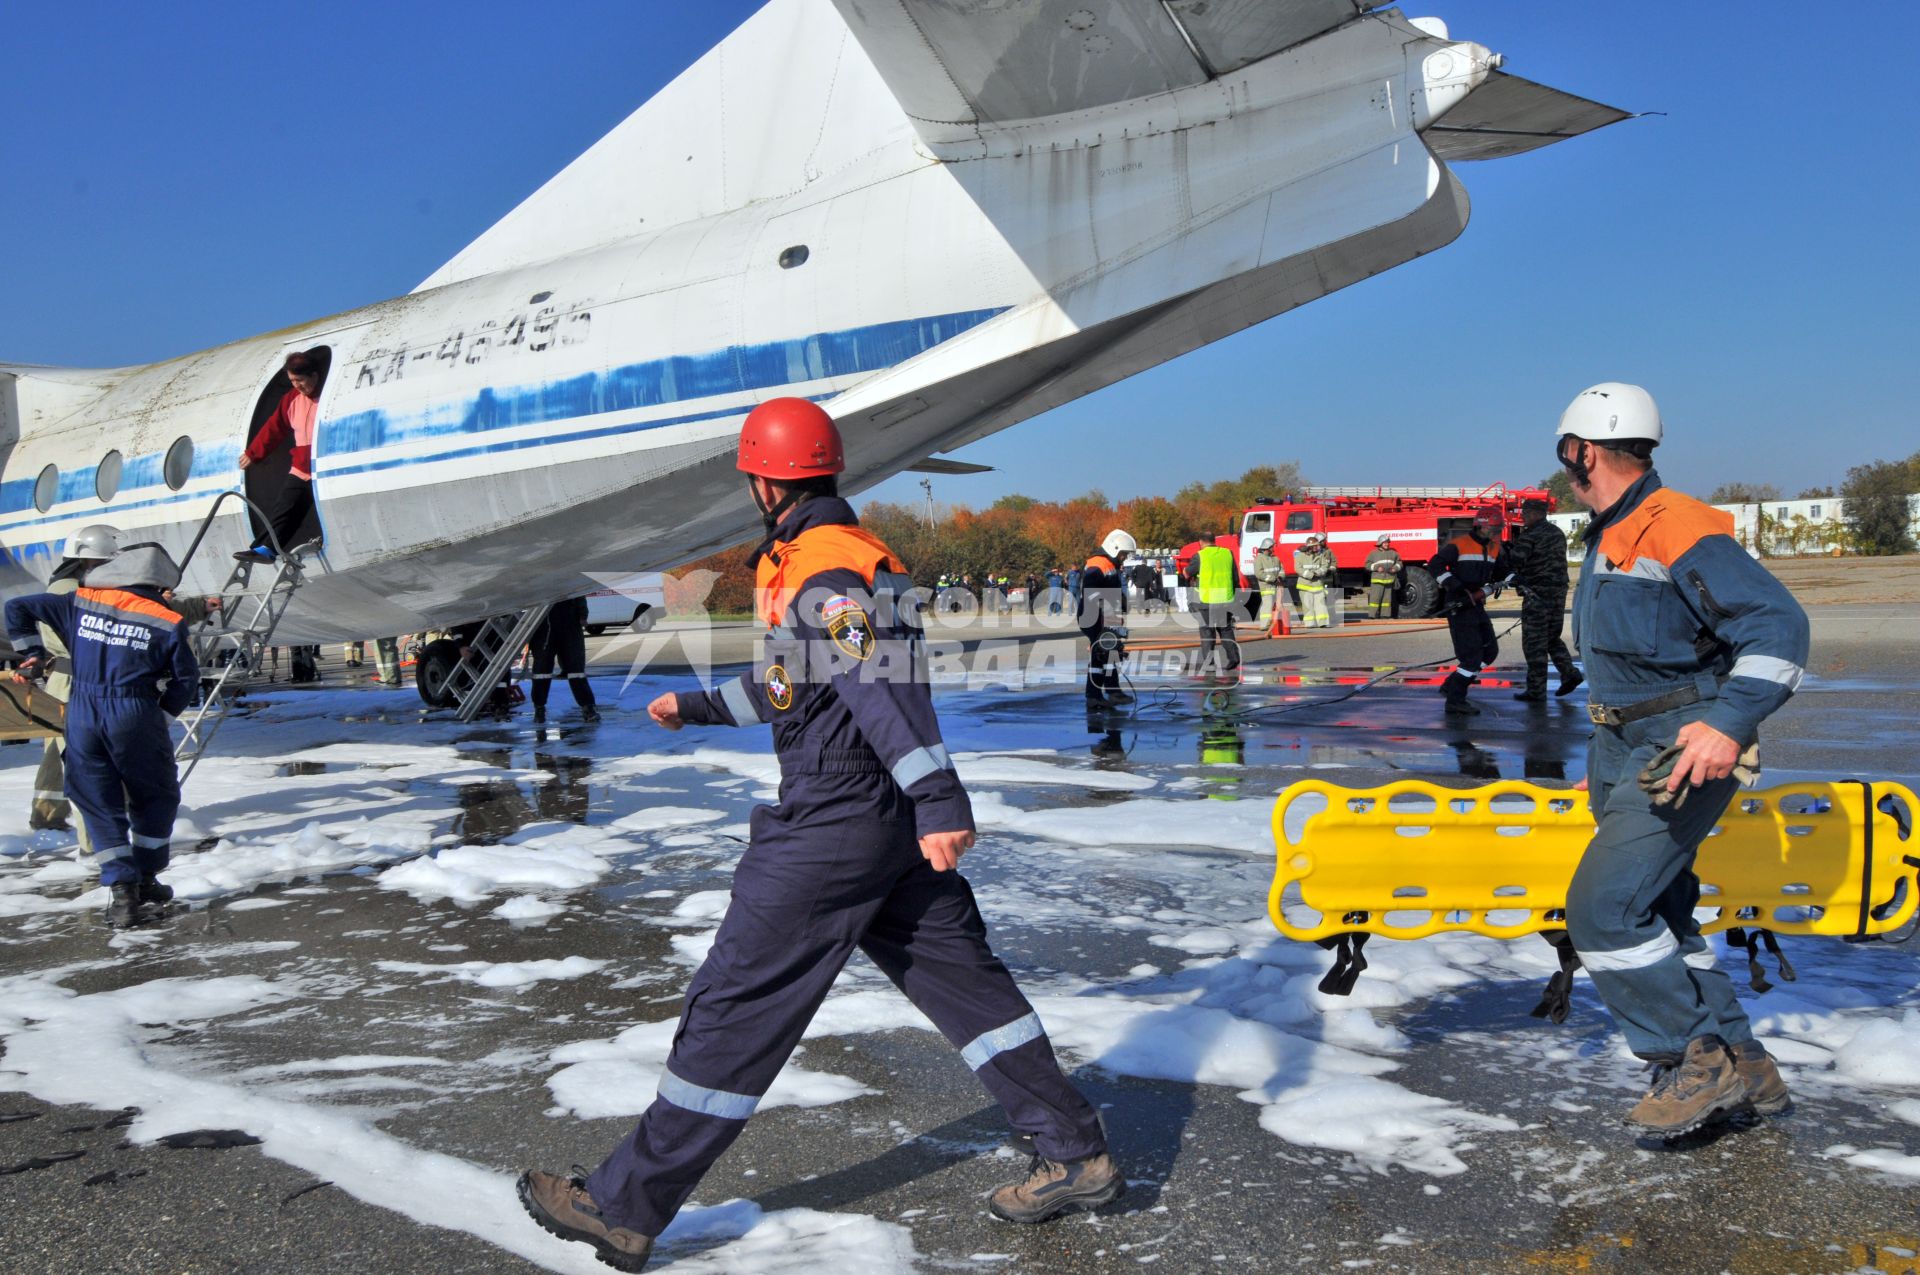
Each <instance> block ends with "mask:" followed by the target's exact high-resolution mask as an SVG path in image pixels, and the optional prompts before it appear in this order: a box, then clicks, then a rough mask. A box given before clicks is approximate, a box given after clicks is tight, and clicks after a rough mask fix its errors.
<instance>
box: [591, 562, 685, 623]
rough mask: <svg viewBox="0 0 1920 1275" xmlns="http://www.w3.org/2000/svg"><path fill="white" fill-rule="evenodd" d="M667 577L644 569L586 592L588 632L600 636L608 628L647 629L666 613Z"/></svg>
mask: <svg viewBox="0 0 1920 1275" xmlns="http://www.w3.org/2000/svg"><path fill="white" fill-rule="evenodd" d="M664 581H665V577H664V576H662V575H661V574H660V573H659V572H658V571H641V572H636V573H635V574H633V575H630V576H623V577H621V578H620V579H617V580H614V581H611V582H610V583H609V584H608V585H607V587H606V588H604V589H600V590H598V591H596V592H593V593H589V594H588V595H587V632H588V633H590V634H592V635H593V636H594V637H599V636H600V635H601V634H602V633H605V632H606V631H607V630H608V629H626V630H627V631H628V632H630V633H645V632H646V631H647V630H648V629H650V628H652V627H653V625H654V622H655V621H656V620H658V619H659V618H660V617H661V616H663V615H665V614H666V613H667V592H666V587H665V583H664Z"/></svg>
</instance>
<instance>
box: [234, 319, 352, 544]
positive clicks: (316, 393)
mask: <svg viewBox="0 0 1920 1275" xmlns="http://www.w3.org/2000/svg"><path fill="white" fill-rule="evenodd" d="M331 362H332V351H330V350H328V349H327V348H326V347H325V346H320V347H318V348H316V349H312V350H297V351H295V352H294V353H292V354H289V355H287V380H288V381H289V382H290V383H291V384H292V386H293V388H292V389H290V390H288V391H287V392H286V394H285V395H284V396H283V397H282V398H281V400H280V405H279V406H278V407H276V408H274V409H273V415H271V416H269V417H267V419H266V421H265V422H264V423H263V424H262V425H261V426H260V429H259V432H258V433H256V434H254V436H253V441H252V442H251V443H249V444H247V450H246V451H245V452H243V453H241V456H240V468H242V469H245V468H247V467H248V466H249V465H253V464H256V463H258V462H260V461H263V460H265V459H266V458H267V457H268V456H270V455H272V454H273V453H274V452H276V451H278V450H279V449H280V447H281V445H282V444H287V445H289V446H290V447H291V451H292V454H291V455H290V456H289V457H288V465H287V478H286V482H285V483H284V484H283V485H282V486H281V488H280V493H279V496H278V497H277V498H276V499H275V500H274V502H273V506H272V508H271V509H270V510H269V511H268V512H267V521H268V523H269V525H271V526H272V528H273V538H272V539H271V540H269V539H268V538H267V536H266V533H264V532H262V533H261V535H260V538H259V539H258V540H256V541H255V542H254V544H253V547H252V548H250V549H243V550H241V551H240V552H239V553H236V554H234V555H233V556H234V557H235V558H238V559H240V560H241V561H243V562H272V561H273V559H274V548H273V546H274V545H275V544H278V545H279V546H280V547H281V548H282V549H291V548H293V538H294V537H295V536H296V535H298V534H299V532H300V528H301V526H302V525H303V524H304V523H305V522H306V521H307V516H308V515H309V514H311V513H312V512H313V426H314V417H315V414H316V412H317V410H318V408H319V406H320V387H321V386H322V385H325V384H326V382H327V367H328V365H329V364H330V363H331Z"/></svg>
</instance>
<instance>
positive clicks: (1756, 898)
mask: <svg viewBox="0 0 1920 1275" xmlns="http://www.w3.org/2000/svg"><path fill="white" fill-rule="evenodd" d="M1303 803H1307V804H1303ZM1322 803H1324V808H1323V809H1317V810H1313V812H1312V813H1310V814H1304V817H1303V813H1302V812H1304V811H1306V810H1308V809H1311V808H1312V807H1314V806H1320V805H1321V804H1322ZM1295 807H1300V808H1301V809H1300V811H1296V810H1295ZM1916 811H1920V803H1917V802H1916V801H1915V798H1914V794H1913V792H1912V790H1911V789H1909V788H1907V787H1905V786H1904V785H1901V784H1897V783H1880V782H1866V781H1855V780H1842V781H1833V782H1822V783H1800V784H1785V785H1781V786H1779V787H1775V788H1767V789H1762V790H1758V791H1753V792H1742V793H1739V794H1738V795H1736V796H1735V797H1734V799H1733V802H1732V803H1731V804H1730V805H1729V806H1728V808H1727V813H1726V815H1725V816H1724V817H1723V818H1722V819H1721V821H1720V823H1719V824H1718V825H1716V827H1715V828H1714V831H1713V833H1712V835H1710V836H1709V837H1708V838H1707V840H1706V842H1705V843H1704V844H1702V845H1701V847H1700V852H1699V855H1698V857H1697V860H1696V864H1695V867H1694V872H1695V875H1697V876H1698V877H1699V878H1700V882H1701V899H1700V905H1701V906H1702V907H1711V908H1718V909H1719V913H1718V915H1717V916H1716V917H1715V918H1714V919H1713V920H1711V921H1704V922H1702V924H1701V927H1700V928H1701V929H1702V931H1704V932H1706V933H1713V932H1714V931H1717V930H1725V929H1731V928H1734V927H1745V928H1747V929H1752V930H1764V931H1772V932H1774V933H1778V934H1824V935H1832V936H1837V937H1868V936H1872V935H1878V934H1885V933H1888V932H1890V931H1892V930H1896V929H1898V928H1900V927H1901V926H1902V925H1904V924H1906V922H1907V921H1908V920H1910V919H1911V918H1912V917H1913V915H1914V913H1915V910H1916V907H1920V838H1915V837H1914V814H1915V812H1916ZM1290 816H1291V817H1290ZM1290 824H1291V825H1292V826H1293V828H1294V831H1295V833H1296V834H1297V835H1296V836H1294V837H1290V836H1289V835H1288V828H1289V825H1290ZM1593 832H1594V824H1593V816H1592V815H1591V813H1590V812H1589V811H1588V808H1587V794H1586V793H1584V792H1574V791H1571V790H1568V789H1550V788H1541V787H1539V786H1537V785H1534V784H1529V783H1522V782H1518V781H1515V782H1509V783H1497V784H1488V785H1486V786H1484V787H1480V788H1445V787H1442V786H1440V785H1438V784H1431V783H1427V782H1424V781H1422V780H1417V779H1408V780H1401V781H1399V782H1396V783H1391V784H1386V785H1384V786H1382V787H1379V788H1368V789H1355V788H1342V787H1340V786H1338V785H1335V784H1329V783H1324V782H1321V781H1319V780H1313V779H1309V780H1304V781H1302V782H1300V783H1296V784H1293V785H1292V786H1290V787H1289V788H1287V790H1286V791H1284V792H1282V793H1281V794H1280V799H1279V801H1277V802H1276V803H1275V804H1274V808H1273V836H1274V844H1275V845H1276V846H1277V847H1278V851H1279V858H1278V866H1277V868H1276V870H1275V872H1274V877H1273V888H1272V891H1271V892H1270V893H1269V895H1268V898H1267V910H1268V912H1269V913H1270V914H1271V916H1272V917H1273V923H1274V925H1275V927H1277V928H1278V929H1279V931H1280V932H1281V933H1282V934H1284V935H1286V936H1287V937H1288V938H1291V939H1299V940H1302V941H1308V942H1323V941H1325V940H1331V939H1335V938H1337V937H1338V936H1340V935H1357V934H1378V935H1383V936H1385V937H1387V938H1394V939H1417V938H1424V937H1426V936H1428V935H1430V934H1438V933H1444V932H1447V931H1456V930H1466V931H1471V932H1473V933H1476V934H1485V935H1489V936H1491V937H1493V938H1499V939H1511V938H1519V937H1521V936H1522V935H1527V934H1538V933H1542V932H1546V931H1555V930H1564V929H1565V928H1566V912H1565V909H1566V905H1567V886H1568V884H1569V883H1570V882H1571V881H1572V880H1573V870H1574V868H1575V867H1576V866H1577V865H1578V864H1579V862H1580V856H1581V855H1582V854H1583V853H1585V851H1586V848H1587V843H1588V842H1589V841H1590V840H1591V839H1592V837H1593ZM1296 885H1297V886H1298V888H1299V903H1298V904H1294V905H1291V906H1292V907H1293V915H1292V916H1291V917H1290V916H1289V915H1288V912H1287V908H1285V907H1283V906H1282V901H1283V899H1284V898H1285V896H1286V894H1287V891H1288V887H1290V886H1296ZM1301 905H1304V907H1305V908H1306V909H1311V910H1312V911H1313V912H1316V913H1318V914H1319V919H1318V920H1317V921H1312V922H1311V923H1309V922H1308V920H1307V918H1305V917H1304V916H1303V915H1302V911H1301Z"/></svg>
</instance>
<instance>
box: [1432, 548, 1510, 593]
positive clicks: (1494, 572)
mask: <svg viewBox="0 0 1920 1275" xmlns="http://www.w3.org/2000/svg"><path fill="white" fill-rule="evenodd" d="M1427 570H1429V571H1431V572H1432V573H1433V582H1434V583H1435V584H1437V585H1439V586H1440V587H1441V588H1443V589H1444V588H1447V587H1448V586H1449V585H1452V584H1458V585H1459V586H1460V587H1461V588H1463V589H1485V588H1489V587H1491V586H1493V585H1496V584H1499V583H1500V582H1501V581H1502V580H1505V579H1506V578H1507V577H1508V576H1510V575H1512V574H1513V567H1512V564H1511V563H1510V561H1509V560H1508V558H1507V552H1506V546H1505V545H1503V544H1501V543H1500V542H1499V541H1498V540H1490V541H1488V542H1487V543H1486V544H1481V543H1480V542H1479V541H1478V540H1475V539H1474V538H1473V537H1472V536H1468V535H1459V536H1455V537H1454V538H1453V539H1451V540H1449V541H1447V543H1445V544H1443V545H1441V546H1440V552H1439V553H1436V554H1434V555H1433V560H1432V561H1431V562H1429V563H1427Z"/></svg>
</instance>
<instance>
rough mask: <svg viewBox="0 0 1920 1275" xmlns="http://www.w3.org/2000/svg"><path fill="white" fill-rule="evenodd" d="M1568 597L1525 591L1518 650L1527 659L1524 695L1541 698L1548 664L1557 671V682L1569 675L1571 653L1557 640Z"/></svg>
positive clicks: (1538, 591)
mask: <svg viewBox="0 0 1920 1275" xmlns="http://www.w3.org/2000/svg"><path fill="white" fill-rule="evenodd" d="M1566 616H1567V595H1566V593H1565V592H1564V591H1559V590H1555V591H1553V592H1548V591H1546V590H1543V589H1528V590H1527V592H1526V596H1525V597H1524V598H1523V599H1522V600H1521V602H1520V650H1521V652H1522V653H1523V654H1525V656H1526V660H1527V693H1528V694H1529V695H1544V694H1546V690H1547V663H1548V662H1549V661H1551V662H1552V663H1553V666H1554V667H1555V668H1556V669H1558V670H1560V680H1561V681H1565V680H1566V679H1567V678H1568V677H1570V676H1572V674H1573V672H1574V668H1573V652H1572V651H1569V650H1568V649H1567V644H1566V642H1565V641H1564V640H1562V639H1561V637H1560V630H1561V629H1562V628H1563V627H1564V625H1565V623H1566Z"/></svg>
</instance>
